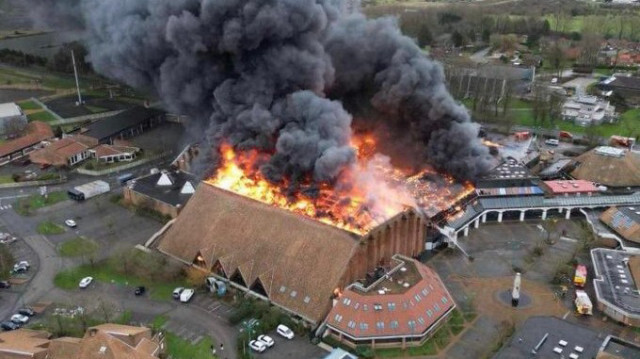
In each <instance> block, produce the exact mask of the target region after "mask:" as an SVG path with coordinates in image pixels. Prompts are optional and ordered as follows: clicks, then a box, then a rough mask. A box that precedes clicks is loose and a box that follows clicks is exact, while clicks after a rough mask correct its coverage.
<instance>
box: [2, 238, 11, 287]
mask: <svg viewBox="0 0 640 359" xmlns="http://www.w3.org/2000/svg"><path fill="white" fill-rule="evenodd" d="M13 263H14V258H13V255H12V254H11V252H9V249H7V246H4V245H1V246H0V279H1V280H5V279H9V274H10V271H11V269H12V268H13Z"/></svg>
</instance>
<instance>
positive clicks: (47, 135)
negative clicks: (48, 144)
mask: <svg viewBox="0 0 640 359" xmlns="http://www.w3.org/2000/svg"><path fill="white" fill-rule="evenodd" d="M53 137H54V136H53V131H52V130H51V127H50V126H49V125H47V124H46V123H44V122H40V121H33V122H31V123H29V124H28V125H27V128H26V134H25V135H24V136H22V137H18V138H16V139H13V140H10V141H7V142H5V143H3V144H1V145H0V165H4V164H6V163H9V162H11V161H13V160H15V159H18V158H21V157H23V156H25V155H27V154H28V153H30V152H32V151H34V150H35V149H37V148H39V147H41V143H42V141H46V140H49V139H52V138H53Z"/></svg>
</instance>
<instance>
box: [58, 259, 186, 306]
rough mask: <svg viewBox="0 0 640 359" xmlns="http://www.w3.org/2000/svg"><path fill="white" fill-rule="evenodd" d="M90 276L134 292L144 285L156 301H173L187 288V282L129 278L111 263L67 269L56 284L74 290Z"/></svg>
mask: <svg viewBox="0 0 640 359" xmlns="http://www.w3.org/2000/svg"><path fill="white" fill-rule="evenodd" d="M89 276H91V277H93V279H95V280H97V281H99V282H104V283H114V284H118V285H126V286H129V287H131V289H132V290H133V288H134V287H137V286H141V285H143V286H145V287H147V291H148V292H149V296H150V297H151V298H152V299H156V300H171V298H172V296H171V294H172V293H173V290H174V289H175V288H176V287H185V286H187V284H186V283H185V282H162V281H152V280H150V279H148V278H137V277H135V276H127V275H124V274H121V273H119V272H118V271H116V270H115V269H114V268H113V267H112V264H110V261H107V262H106V263H105V262H100V263H96V264H93V265H92V264H83V265H81V266H79V267H75V268H71V269H66V270H64V271H62V272H60V273H58V274H57V275H56V277H55V279H54V284H55V285H56V287H58V288H61V289H67V290H69V289H74V288H77V287H78V283H79V282H80V279H82V278H84V277H89Z"/></svg>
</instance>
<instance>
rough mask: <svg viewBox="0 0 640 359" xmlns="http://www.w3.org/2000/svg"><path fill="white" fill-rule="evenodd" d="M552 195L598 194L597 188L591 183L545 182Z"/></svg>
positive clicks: (582, 181)
mask: <svg viewBox="0 0 640 359" xmlns="http://www.w3.org/2000/svg"><path fill="white" fill-rule="evenodd" d="M544 184H546V185H547V187H549V189H550V190H551V192H552V193H553V194H565V193H590V192H598V187H596V186H595V184H594V183H593V182H591V181H585V180H572V181H545V182H544Z"/></svg>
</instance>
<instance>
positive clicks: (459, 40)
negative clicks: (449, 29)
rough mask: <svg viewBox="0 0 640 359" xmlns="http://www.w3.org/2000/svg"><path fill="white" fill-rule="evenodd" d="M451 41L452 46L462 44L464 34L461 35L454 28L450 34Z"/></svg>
mask: <svg viewBox="0 0 640 359" xmlns="http://www.w3.org/2000/svg"><path fill="white" fill-rule="evenodd" d="M451 41H453V46H455V47H460V46H462V45H464V36H462V34H461V33H460V32H458V30H455V31H454V32H453V33H452V34H451Z"/></svg>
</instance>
